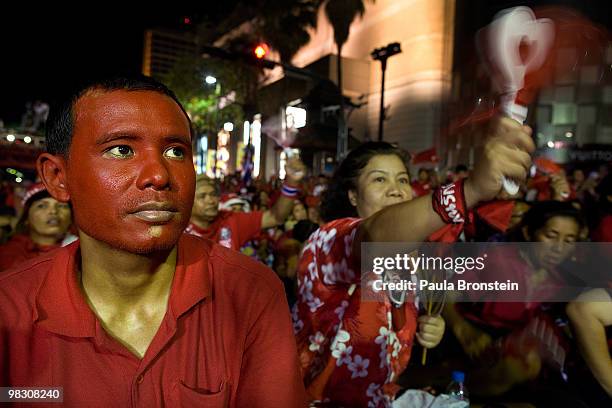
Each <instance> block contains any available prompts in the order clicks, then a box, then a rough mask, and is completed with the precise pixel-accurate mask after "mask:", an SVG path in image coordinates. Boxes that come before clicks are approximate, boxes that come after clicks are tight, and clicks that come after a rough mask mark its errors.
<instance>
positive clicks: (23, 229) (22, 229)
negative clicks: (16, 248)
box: [14, 190, 51, 235]
mask: <svg viewBox="0 0 612 408" xmlns="http://www.w3.org/2000/svg"><path fill="white" fill-rule="evenodd" d="M47 197H51V194H49V192H48V191H47V190H42V191H39V192H38V193H36V194H34V195H32V196H31V197H29V198H28V199H27V201H26V202H25V204H24V206H23V209H22V210H21V215H20V216H19V220H18V221H17V224H16V225H15V231H14V235H18V234H27V233H28V232H29V226H28V217H29V215H30V208H32V204H34V203H35V202H36V201H38V200H42V199H43V198H47Z"/></svg>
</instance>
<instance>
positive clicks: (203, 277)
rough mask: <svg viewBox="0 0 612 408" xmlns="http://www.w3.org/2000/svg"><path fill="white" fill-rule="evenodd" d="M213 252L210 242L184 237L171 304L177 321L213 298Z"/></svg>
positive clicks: (180, 242)
mask: <svg viewBox="0 0 612 408" xmlns="http://www.w3.org/2000/svg"><path fill="white" fill-rule="evenodd" d="M211 249H212V243H211V241H209V240H203V239H201V238H198V237H196V236H193V235H190V234H183V235H181V238H180V239H179V244H178V258H177V261H176V270H175V272H174V279H173V281H172V289H171V292H170V301H169V304H170V308H171V311H172V312H173V314H174V317H175V318H178V317H180V316H181V315H182V314H184V313H185V312H187V311H188V310H189V309H191V307H193V306H194V305H195V304H196V303H198V302H200V301H201V300H203V299H205V298H206V297H208V296H210V295H211V285H210V274H209V270H210V268H209V262H210V253H211Z"/></svg>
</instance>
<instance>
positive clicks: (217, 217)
mask: <svg viewBox="0 0 612 408" xmlns="http://www.w3.org/2000/svg"><path fill="white" fill-rule="evenodd" d="M285 169H286V174H287V176H286V178H285V184H284V185H283V186H282V188H281V195H280V197H279V198H278V200H276V202H275V203H274V205H273V206H272V207H271V208H270V209H267V210H264V211H252V212H235V211H230V210H219V200H220V197H221V191H220V186H219V183H218V181H217V180H215V179H212V178H210V177H207V176H206V175H199V176H198V177H197V180H196V190H195V200H194V203H193V211H192V213H191V221H190V223H189V225H188V226H187V229H186V230H185V232H187V233H190V234H193V235H197V236H200V237H204V238H210V239H212V240H213V241H215V242H218V243H219V244H221V245H223V246H224V247H227V248H232V249H234V250H239V249H240V248H241V247H242V246H243V245H244V244H245V243H246V242H247V241H249V240H251V239H254V238H255V237H257V236H258V235H259V234H260V233H261V231H262V230H265V229H268V228H272V227H275V226H277V225H280V224H282V223H284V222H285V220H286V219H287V217H288V216H289V214H291V211H292V209H293V203H294V200H295V199H296V198H297V196H298V194H299V189H298V187H297V186H299V184H300V182H301V180H302V178H303V177H304V175H305V167H304V164H303V163H302V161H301V160H300V159H299V158H297V157H296V156H294V157H292V158H291V159H289V160H288V161H287V165H286V167H285Z"/></svg>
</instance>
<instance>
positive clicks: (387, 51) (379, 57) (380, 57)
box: [370, 42, 402, 142]
mask: <svg viewBox="0 0 612 408" xmlns="http://www.w3.org/2000/svg"><path fill="white" fill-rule="evenodd" d="M400 52H402V50H401V48H400V43H398V42H394V43H391V44H388V45H387V46H385V47H381V48H376V49H375V50H374V51H372V53H371V54H370V55H372V58H373V59H374V60H376V61H380V67H381V69H382V81H381V85H380V118H379V119H378V141H379V142H382V140H383V122H384V120H385V72H386V71H387V59H388V58H389V57H392V56H394V55H395V54H399V53H400Z"/></svg>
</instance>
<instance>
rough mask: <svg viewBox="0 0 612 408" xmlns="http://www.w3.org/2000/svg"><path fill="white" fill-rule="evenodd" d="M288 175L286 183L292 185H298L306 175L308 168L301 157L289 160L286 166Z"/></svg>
mask: <svg viewBox="0 0 612 408" xmlns="http://www.w3.org/2000/svg"><path fill="white" fill-rule="evenodd" d="M285 172H286V174H287V176H286V178H285V179H286V181H287V182H288V183H289V184H292V185H298V184H300V182H301V181H302V179H303V178H304V176H305V175H306V166H305V165H304V163H303V162H302V160H300V158H299V157H297V156H293V157H291V158H289V159H288V160H287V164H286V165H285Z"/></svg>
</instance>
